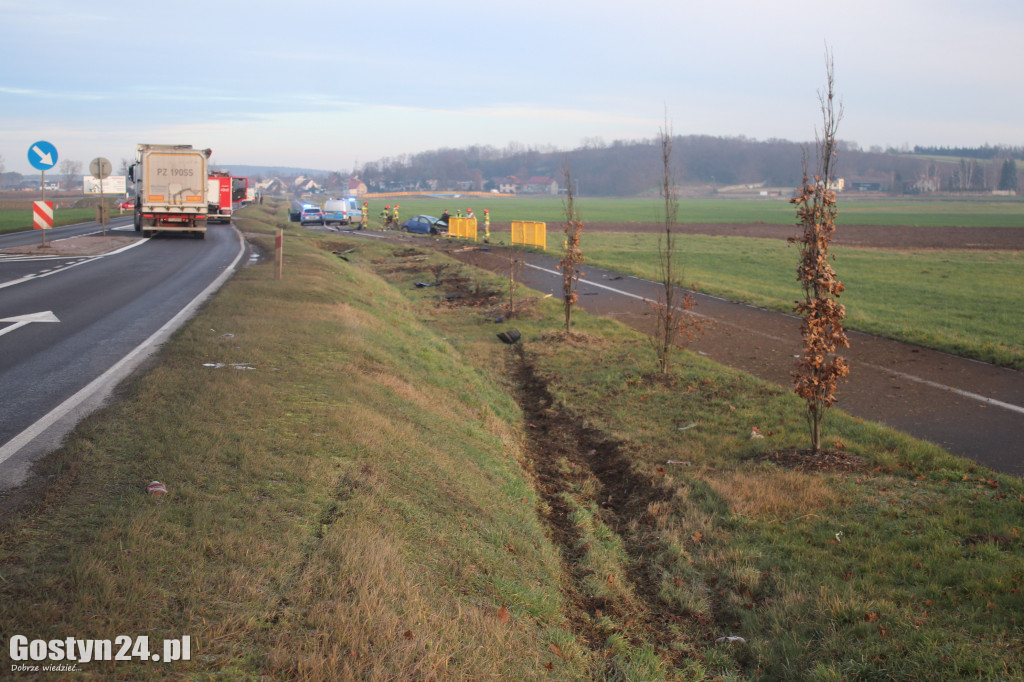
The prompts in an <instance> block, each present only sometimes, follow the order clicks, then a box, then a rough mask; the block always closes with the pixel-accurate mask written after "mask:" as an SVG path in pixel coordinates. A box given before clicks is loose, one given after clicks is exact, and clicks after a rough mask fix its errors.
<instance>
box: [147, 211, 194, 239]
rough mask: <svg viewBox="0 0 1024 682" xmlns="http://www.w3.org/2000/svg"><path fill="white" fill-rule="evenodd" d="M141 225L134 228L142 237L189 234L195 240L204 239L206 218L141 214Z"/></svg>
mask: <svg viewBox="0 0 1024 682" xmlns="http://www.w3.org/2000/svg"><path fill="white" fill-rule="evenodd" d="M140 222H141V224H137V225H136V227H135V231H136V232H142V235H143V236H144V237H151V236H153V235H154V234H156V233H157V232H190V233H191V234H192V236H193V237H196V238H197V239H205V238H206V223H207V216H205V215H202V216H193V215H181V214H170V215H165V214H160V213H143V214H141V221H140Z"/></svg>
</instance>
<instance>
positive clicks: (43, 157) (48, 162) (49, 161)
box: [32, 144, 53, 166]
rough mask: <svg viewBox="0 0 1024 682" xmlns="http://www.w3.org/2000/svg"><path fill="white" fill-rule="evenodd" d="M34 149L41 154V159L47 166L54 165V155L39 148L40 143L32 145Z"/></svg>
mask: <svg viewBox="0 0 1024 682" xmlns="http://www.w3.org/2000/svg"><path fill="white" fill-rule="evenodd" d="M32 151H34V152H35V153H36V154H38V155H39V160H40V161H41V162H42V163H45V164H46V165H47V166H52V165H53V157H51V156H50V155H49V154H47V153H44V152H43V150H42V149H40V148H39V145H37V144H34V145H32Z"/></svg>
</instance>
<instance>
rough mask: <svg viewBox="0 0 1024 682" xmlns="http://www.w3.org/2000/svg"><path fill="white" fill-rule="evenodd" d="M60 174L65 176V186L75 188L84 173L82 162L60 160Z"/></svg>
mask: <svg viewBox="0 0 1024 682" xmlns="http://www.w3.org/2000/svg"><path fill="white" fill-rule="evenodd" d="M60 175H61V177H62V178H64V188H65V189H74V187H75V181H76V180H78V179H80V177H81V175H82V162H81V161H74V160H72V159H64V160H63V161H61V162H60Z"/></svg>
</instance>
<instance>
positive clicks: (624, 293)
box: [524, 263, 1024, 414]
mask: <svg viewBox="0 0 1024 682" xmlns="http://www.w3.org/2000/svg"><path fill="white" fill-rule="evenodd" d="M524 265H526V266H527V267H530V268H533V269H535V270H540V271H541V272H547V273H549V274H552V275H556V276H559V277H560V276H561V275H562V273H560V272H558V271H557V270H551V269H548V268H543V267H540V266H539V265H533V264H532V263H524ZM580 283H581V284H588V285H590V286H592V287H598V288H599V289H607V290H608V291H611V292H613V293H616V294H620V295H622V296H628V297H630V298H635V299H637V300H639V301H649V300H651V299H649V298H645V297H643V296H638V295H637V294H631V293H629V292H628V291H622V290H621V289H616V288H614V287H610V286H608V285H605V284H598V283H597V282H592V281H590V280H586V279H581V280H580ZM652 284H657V283H656V282H652ZM755 307H756V306H755ZM691 314H693V315H699V313H693V312H692V311H691ZM700 317H705V318H707V316H706V315H700ZM708 319H714V318H708ZM715 321H716V322H717V323H718V324H726V325H729V326H734V327H739V325H733V324H731V323H729V322H724V321H722V320H718V319H716V320H715ZM740 328H741V329H746V330H747V331H748V332H750V333H753V334H758V335H760V336H764V337H767V338H769V339H773V340H775V341H783V342H785V341H787V339H783V338H780V337H777V336H772V335H771V334H765V333H764V332H761V331H759V330H757V329H750V328H748V327H740ZM854 362H856V364H857V365H858V366H861V367H870V368H871V369H874V370H876V371H880V372H885V373H887V374H892V375H894V376H898V377H901V378H903V379H907V380H908V381H915V382H917V383H919V384H923V385H925V386H930V387H931V388H936V389H939V390H941V391H949V392H951V393H955V394H956V395H959V396H962V397H964V398H969V399H971V400H976V401H978V402H982V403H985V404H987V405H992V406H993V407H1000V408H1002V409H1004V410H1009V411H1011V412H1017V413H1019V414H1024V407H1021V406H1020V405H1014V404H1012V403H1006V402H1003V401H1002V400H996V399H995V398H989V397H987V396H983V395H981V394H979V393H972V392H971V391H964V390H963V389H959V388H954V387H952V386H946V385H945V384H940V383H938V382H937V381H930V380H928V379H924V378H922V377H919V376H914V375H913V374H907V373H906V372H897V371H896V370H893V369H889V368H887V367H882V366H880V365H873V364H871V363H869V362H860V361H856V360H855V361H854Z"/></svg>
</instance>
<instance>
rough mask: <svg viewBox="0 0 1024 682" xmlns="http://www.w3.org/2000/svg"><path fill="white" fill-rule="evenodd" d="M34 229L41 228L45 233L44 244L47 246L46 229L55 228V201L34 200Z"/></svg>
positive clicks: (43, 233)
mask: <svg viewBox="0 0 1024 682" xmlns="http://www.w3.org/2000/svg"><path fill="white" fill-rule="evenodd" d="M32 229H33V230H40V231H41V232H42V235H43V246H46V231H47V230H50V229H53V202H52V201H33V202H32Z"/></svg>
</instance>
